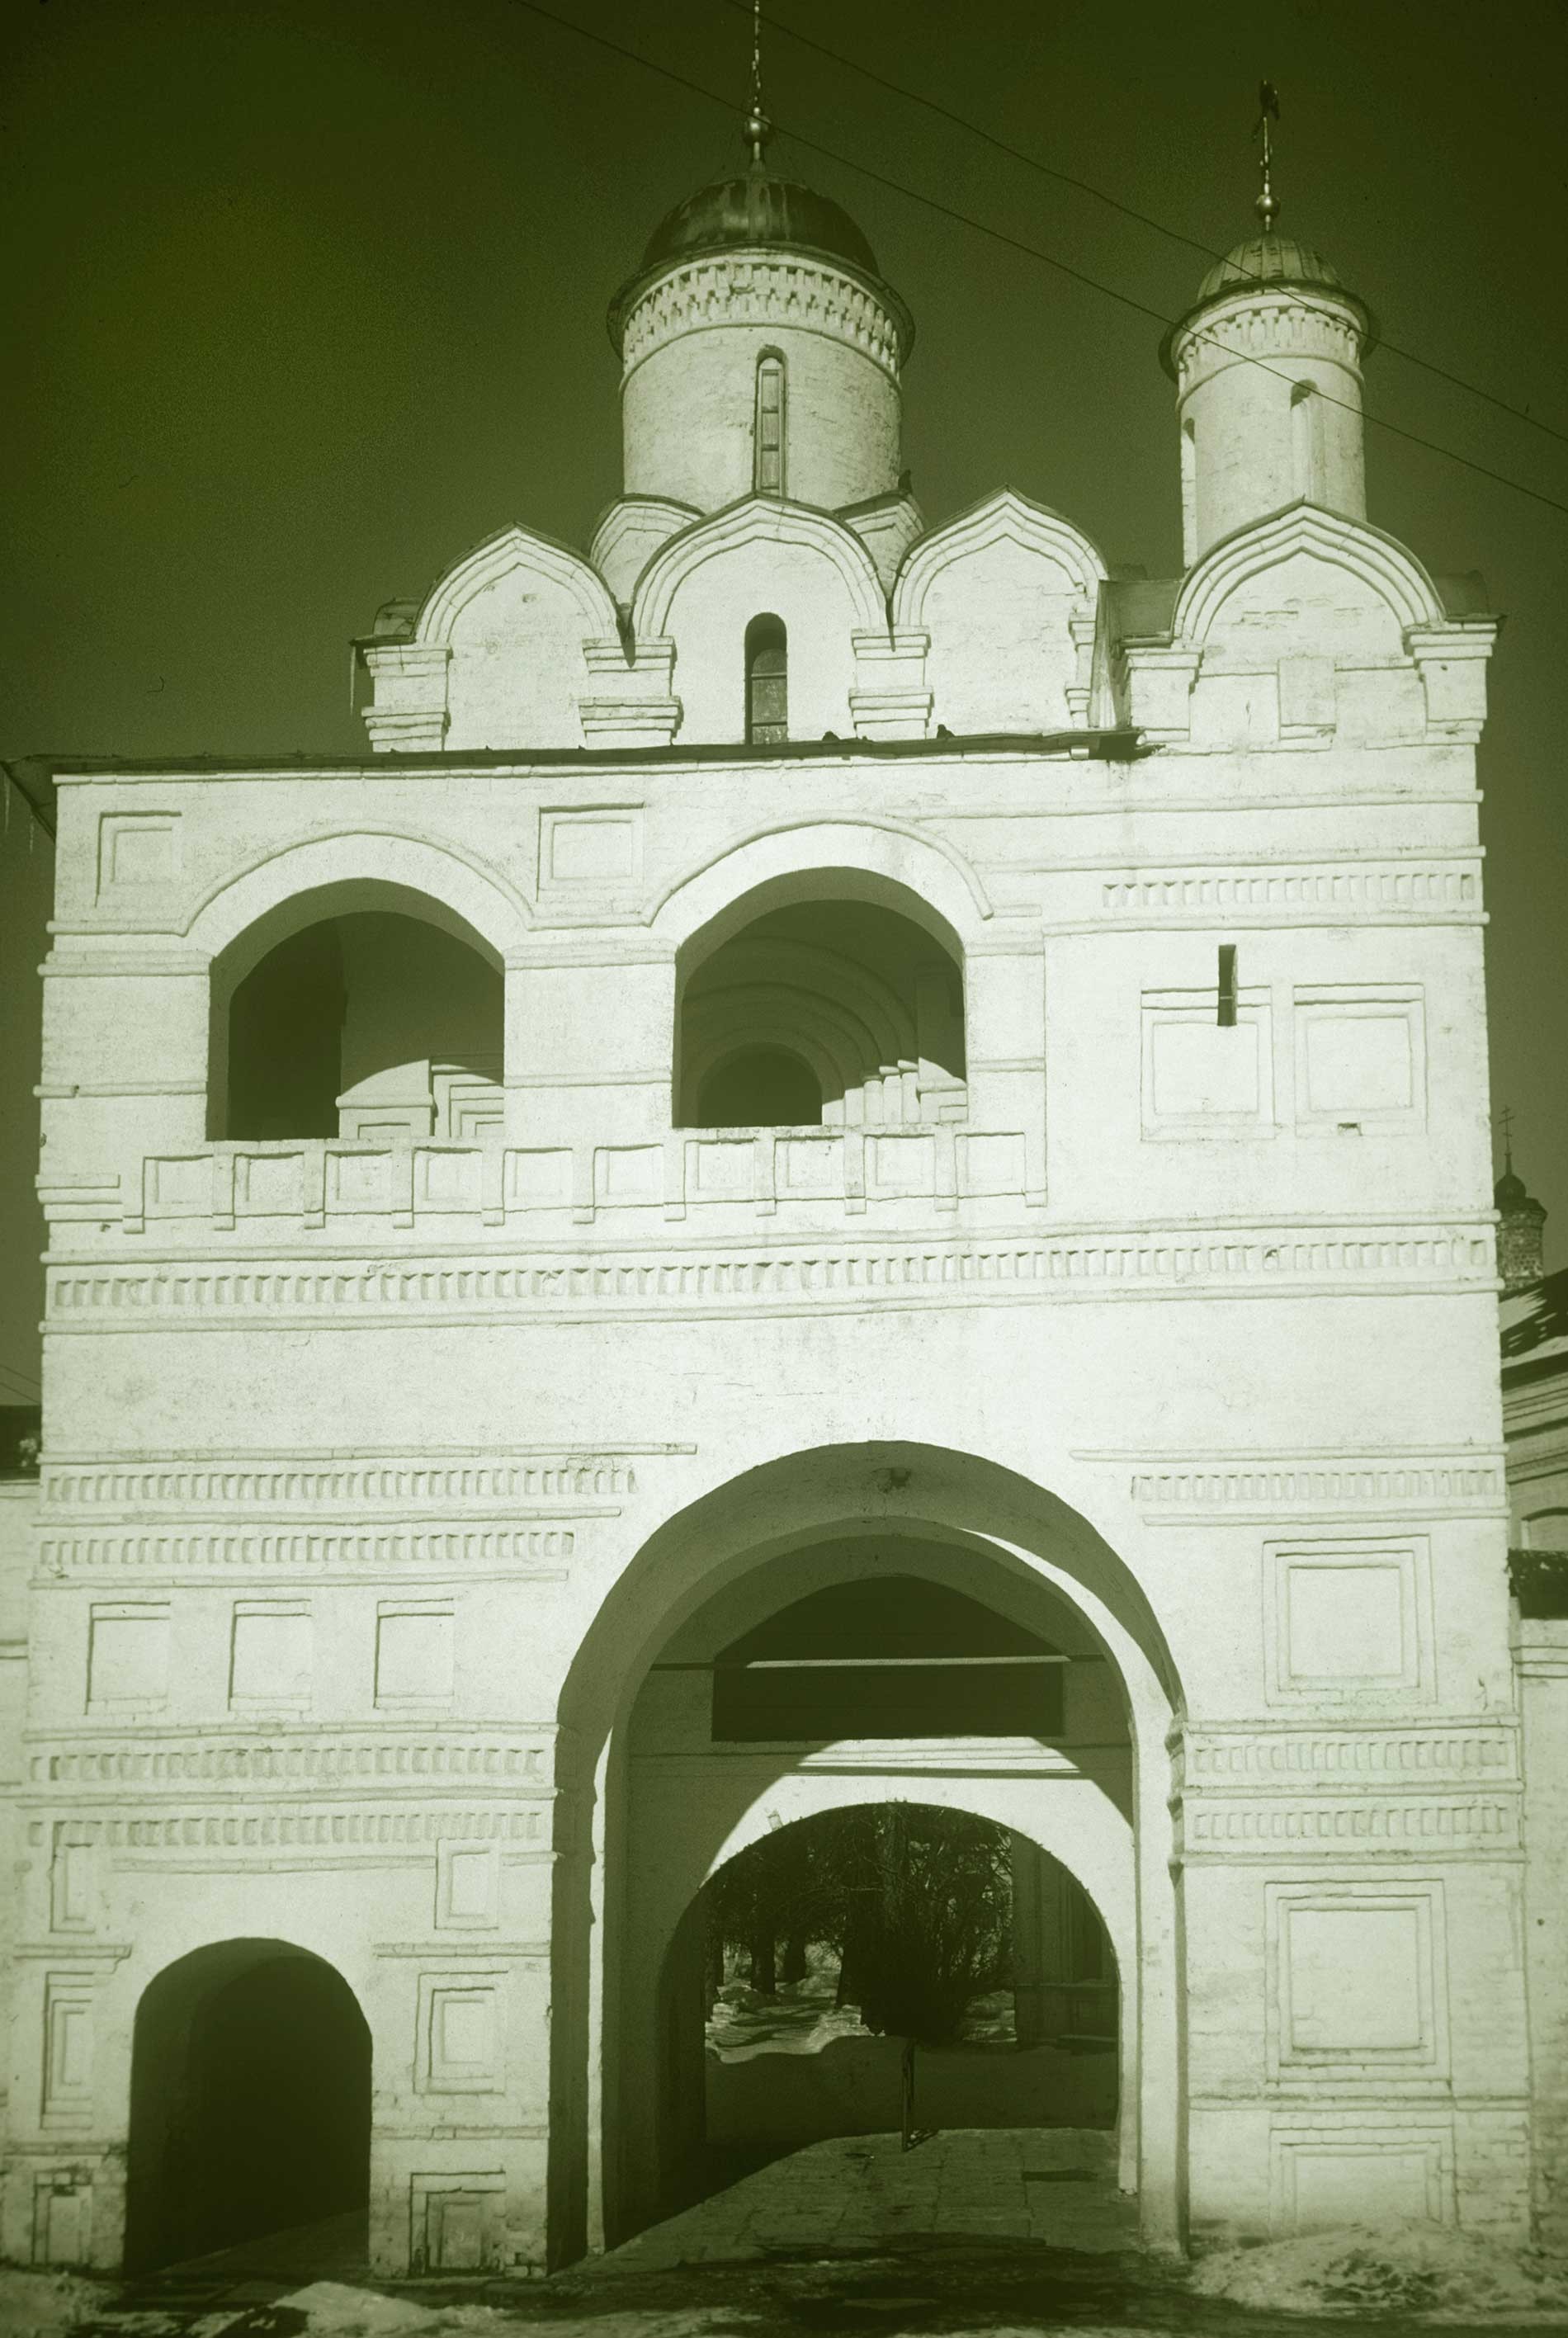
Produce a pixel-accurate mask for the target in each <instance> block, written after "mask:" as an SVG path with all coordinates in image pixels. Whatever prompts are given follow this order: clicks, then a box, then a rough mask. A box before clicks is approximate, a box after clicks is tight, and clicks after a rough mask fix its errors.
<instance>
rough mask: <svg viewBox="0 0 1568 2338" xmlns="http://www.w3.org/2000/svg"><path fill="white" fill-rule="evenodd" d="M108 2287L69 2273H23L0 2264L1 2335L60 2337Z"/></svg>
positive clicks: (92, 2307)
mask: <svg viewBox="0 0 1568 2338" xmlns="http://www.w3.org/2000/svg"><path fill="white" fill-rule="evenodd" d="M106 2294H108V2293H107V2291H106V2290H105V2289H104V2287H103V2285H102V2284H99V2283H98V2282H95V2281H83V2280H81V2279H80V2278H79V2277H78V2276H77V2275H76V2274H72V2273H22V2272H18V2271H16V2270H15V2269H14V2268H12V2267H11V2266H9V2265H0V2332H3V2333H4V2338H62V2333H64V2332H65V2331H67V2330H73V2329H74V2328H75V2326H76V2324H77V2323H79V2322H84V2321H86V2320H87V2319H88V2317H89V2315H90V2314H91V2313H93V2311H94V2310H95V2308H97V2307H98V2306H99V2305H101V2304H102V2303H103V2299H104V2297H105V2295H106Z"/></svg>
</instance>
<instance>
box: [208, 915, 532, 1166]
mask: <svg viewBox="0 0 1568 2338" xmlns="http://www.w3.org/2000/svg"><path fill="white" fill-rule="evenodd" d="M503 1012H504V1010H503V1002H502V977H501V975H500V973H499V971H498V970H497V969H496V968H493V967H491V966H488V965H487V964H486V963H485V960H484V958H481V957H480V956H479V954H478V952H477V951H476V950H474V949H472V948H469V947H468V945H467V944H466V943H465V942H463V941H461V940H459V939H458V938H457V937H456V935H454V934H449V933H444V932H442V931H441V930H440V929H439V928H437V927H436V926H432V925H426V924H425V923H424V922H423V921H422V920H421V919H418V918H413V917H405V916H402V915H399V914H397V913H396V912H390V911H386V910H358V911H354V912H352V913H350V914H349V915H348V916H344V917H332V918H321V919H317V920H316V921H315V922H314V923H313V924H310V925H308V926H306V927H304V928H302V930H300V931H299V932H298V933H294V934H290V935H289V936H288V937H287V938H285V939H284V940H282V941H280V942H279V943H278V944H277V945H276V946H275V947H274V948H272V949H270V950H269V951H268V953H267V955H266V956H265V957H264V958H262V959H261V960H260V963H259V964H258V965H256V966H255V967H253V968H251V969H250V972H249V973H248V974H246V975H245V976H243V977H242V978H241V979H240V981H239V982H238V983H237V984H236V985H235V987H234V992H233V997H232V999H231V1001H230V1006H229V1013H228V1026H227V1049H226V1053H227V1062H228V1076H227V1099H226V1103H225V1104H224V1105H223V1107H222V1109H221V1110H220V1099H219V1098H218V1097H217V1096H215V1097H214V1099H213V1118H214V1121H215V1123H217V1124H219V1125H215V1126H214V1128H213V1131H212V1133H213V1134H214V1135H224V1136H227V1137H231V1138H239V1139H251V1140H255V1141H259V1142H261V1143H267V1142H279V1141H283V1140H289V1139H295V1138H299V1137H307V1136H314V1137H335V1136H339V1135H341V1136H344V1137H358V1138H362V1139H364V1140H366V1141H367V1142H371V1143H382V1144H385V1143H387V1142H388V1141H391V1142H396V1141H397V1140H398V1139H404V1140H415V1139H418V1138H421V1137H424V1138H431V1137H434V1138H435V1139H436V1140H437V1141H440V1140H449V1141H450V1142H452V1143H456V1144H465V1143H469V1144H471V1143H473V1142H475V1141H476V1139H477V1137H478V1135H479V1134H480V1132H481V1130H482V1128H483V1127H485V1126H486V1125H492V1124H494V1125H499V1123H500V1120H501V1115H502V1090H501V1085H500V1081H501V1054H502V1026H503ZM214 1052H215V1056H216V1054H217V1050H215V1051H214Z"/></svg>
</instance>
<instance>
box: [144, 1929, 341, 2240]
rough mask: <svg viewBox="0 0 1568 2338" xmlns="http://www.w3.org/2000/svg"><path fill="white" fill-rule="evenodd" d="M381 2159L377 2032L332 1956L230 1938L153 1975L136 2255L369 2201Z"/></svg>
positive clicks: (251, 2233)
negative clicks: (376, 2149) (373, 2045)
mask: <svg viewBox="0 0 1568 2338" xmlns="http://www.w3.org/2000/svg"><path fill="white" fill-rule="evenodd" d="M369 2165H370V2032H369V2029H368V2027H367V2024H366V2021H365V2017H364V2015H363V2014H362V2013H361V2011H360V2009H359V2005H358V1999H356V1997H355V1995H354V1992H353V1990H352V1989H350V1988H349V1987H348V1982H347V1981H346V1980H344V1979H343V1978H342V1976H341V1974H340V1973H338V1971H336V1970H335V1969H334V1968H333V1967H332V1966H331V1965H329V1964H328V1963H327V1962H326V1961H325V1960H324V1959H322V1958H320V1957H317V1956H312V1955H311V1954H309V1951H308V1950H303V1949H299V1948H296V1947H294V1946H293V1945H292V1944H291V1943H290V1942H289V1941H286V1940H223V1941H219V1942H216V1943H214V1944H213V1945H212V1946H211V1947H208V1948H203V1949H197V1950H193V1951H192V1953H191V1955H189V1956H185V1957H181V1958H180V1959H179V1960H177V1962H175V1963H174V1964H171V1965H168V1966H166V1967H165V1968H164V1970H162V1972H161V1973H159V1974H158V1975H157V1976H156V1978H155V1979H153V1980H152V1981H151V1982H150V1983H149V1985H148V1987H147V1989H146V1990H145V1991H144V1992H143V1994H142V2001H141V2003H140V2005H139V2006H138V2007H137V2009H136V2022H135V2029H134V2032H133V2035H132V2055H131V2133H130V2152H129V2160H128V2165H127V2170H126V2220H125V2264H126V2268H127V2270H128V2271H131V2272H143V2271H147V2270H150V2269H151V2268H152V2267H155V2266H158V2265H164V2264H175V2263H178V2262H180V2261H181V2260H182V2259H184V2258H187V2257H194V2256H204V2255H206V2254H208V2253H209V2252H210V2251H212V2250H215V2249H224V2248H230V2247H232V2246H234V2245H236V2244H238V2243H240V2242H242V2241H250V2240H254V2239H257V2238H259V2237H260V2235H264V2234H268V2233H273V2232H278V2231H280V2230H283V2229H285V2228H287V2227H289V2226H293V2225H313V2224H319V2223H322V2222H324V2221H325V2220H327V2219H328V2218H332V2217H339V2216H351V2215H357V2214H358V2215H362V2214H363V2213H364V2211H365V2209H366V2205H367V2203H368V2197H369Z"/></svg>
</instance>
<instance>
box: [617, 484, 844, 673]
mask: <svg viewBox="0 0 1568 2338" xmlns="http://www.w3.org/2000/svg"><path fill="white" fill-rule="evenodd" d="M758 543H762V544H788V545H799V546H802V547H804V548H806V549H809V550H814V551H817V552H819V553H820V554H821V555H822V556H823V558H824V559H825V560H826V561H828V564H829V565H830V566H831V567H832V568H833V569H834V571H835V573H836V574H837V575H838V577H839V579H840V581H841V582H842V584H843V585H844V589H845V592H846V593H847V594H848V599H849V604H850V609H851V614H852V621H853V624H854V625H855V628H856V630H857V631H858V632H861V633H878V634H886V632H887V602H886V600H885V599H884V597H883V592H882V585H881V582H880V580H879V578H878V577H877V571H876V569H875V567H874V566H873V565H872V562H871V555H870V554H869V553H868V552H867V549H866V546H865V545H864V544H862V542H861V541H860V538H859V537H858V535H856V534H855V533H854V531H853V530H852V529H850V528H848V527H845V526H843V525H842V524H841V523H840V522H839V521H838V520H836V519H830V518H828V515H827V514H826V513H825V512H818V511H813V510H811V509H810V508H809V506H806V505H804V504H791V503H786V502H784V501H782V500H781V498H780V497H779V496H748V497H747V498H746V500H745V501H744V502H742V503H739V504H731V505H730V506H728V508H727V509H726V510H724V511H721V512H716V513H715V514H714V515H713V516H712V517H711V519H705V520H701V521H699V522H698V524H697V525H696V526H694V527H689V528H686V529H683V530H682V532H681V534H680V535H676V536H672V537H671V539H670V541H669V543H667V544H664V545H661V546H660V548H659V550H658V551H657V552H656V553H655V554H654V555H653V557H652V560H650V562H649V563H648V565H647V567H646V568H644V570H643V571H642V575H641V576H640V577H639V578H638V580H637V585H636V589H635V591H634V593H633V594H632V628H633V631H634V632H635V634H636V636H637V638H638V640H639V641H647V640H653V639H659V638H662V637H663V635H664V634H667V633H668V631H669V627H670V615H671V609H672V607H673V605H674V602H675V596H676V594H677V593H678V592H679V591H680V588H681V585H683V584H684V583H685V582H686V580H687V579H688V578H689V577H690V576H691V575H695V573H696V572H697V570H698V569H700V568H701V567H702V566H703V565H704V564H705V563H706V562H708V561H710V560H713V559H717V558H719V557H720V555H723V554H724V553H726V552H732V551H735V550H737V549H738V548H739V547H740V545H748V544H758Z"/></svg>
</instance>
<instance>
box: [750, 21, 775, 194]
mask: <svg viewBox="0 0 1568 2338" xmlns="http://www.w3.org/2000/svg"><path fill="white" fill-rule="evenodd" d="M772 135H773V124H772V123H770V122H769V119H768V116H767V114H766V113H765V112H764V110H763V105H762V0H751V97H750V104H749V105H748V107H747V111H746V142H747V144H748V145H749V146H750V149H751V165H752V168H753V169H754V170H760V169H761V167H762V156H763V153H764V152H765V151H766V149H767V145H768V141H769V138H771V137H772Z"/></svg>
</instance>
